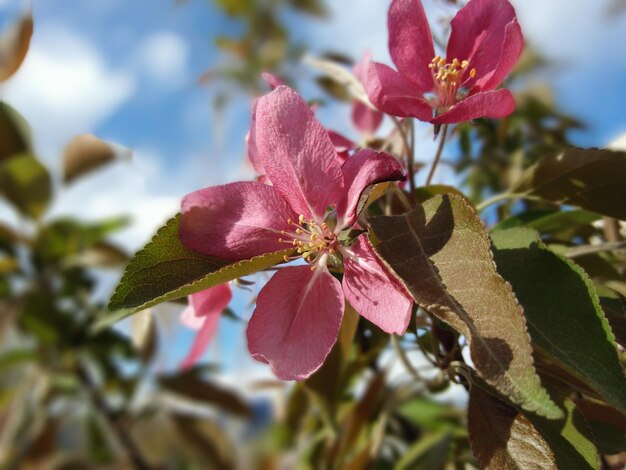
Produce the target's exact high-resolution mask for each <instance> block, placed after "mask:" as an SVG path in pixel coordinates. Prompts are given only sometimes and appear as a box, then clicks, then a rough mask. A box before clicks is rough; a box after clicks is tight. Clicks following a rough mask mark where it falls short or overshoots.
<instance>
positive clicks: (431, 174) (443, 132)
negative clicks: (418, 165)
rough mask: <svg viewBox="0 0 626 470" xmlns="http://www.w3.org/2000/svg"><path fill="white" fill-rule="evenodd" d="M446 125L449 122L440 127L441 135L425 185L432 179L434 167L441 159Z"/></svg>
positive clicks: (446, 133)
mask: <svg viewBox="0 0 626 470" xmlns="http://www.w3.org/2000/svg"><path fill="white" fill-rule="evenodd" d="M448 126H449V124H444V125H443V127H442V128H441V137H440V140H439V147H437V153H436V154H435V159H434V160H433V164H432V166H431V167H430V172H429V173H428V178H426V186H428V185H429V184H430V182H431V181H432V180H433V176H434V174H435V169H436V168H437V165H438V164H439V160H440V159H441V154H442V153H443V147H444V145H445V144H446V137H447V135H448Z"/></svg>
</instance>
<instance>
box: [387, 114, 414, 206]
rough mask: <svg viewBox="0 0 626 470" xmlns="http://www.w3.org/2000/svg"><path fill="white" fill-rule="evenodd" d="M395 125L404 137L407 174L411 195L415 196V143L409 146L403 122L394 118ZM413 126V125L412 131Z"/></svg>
mask: <svg viewBox="0 0 626 470" xmlns="http://www.w3.org/2000/svg"><path fill="white" fill-rule="evenodd" d="M392 119H393V123H394V124H395V126H396V128H397V129H398V132H399V133H400V136H401V137H402V144H403V146H404V153H405V154H406V168H407V173H408V174H409V188H410V190H411V194H413V195H414V194H415V164H414V155H413V142H411V144H409V139H408V135H407V133H406V131H405V129H404V127H403V122H402V121H400V120H399V119H398V118H395V117H393V116H392ZM412 128H413V125H411V129H412Z"/></svg>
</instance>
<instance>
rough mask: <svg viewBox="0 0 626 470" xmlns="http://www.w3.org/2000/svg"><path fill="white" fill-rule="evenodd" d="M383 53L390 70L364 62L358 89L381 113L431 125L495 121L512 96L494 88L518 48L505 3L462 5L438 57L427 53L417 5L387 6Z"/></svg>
mask: <svg viewBox="0 0 626 470" xmlns="http://www.w3.org/2000/svg"><path fill="white" fill-rule="evenodd" d="M388 26H389V51H390V53H391V58H392V60H393V62H394V64H395V65H396V67H397V68H398V71H397V72H396V71H395V70H393V69H391V68H390V67H387V66H386V65H383V64H379V63H375V62H372V63H371V64H370V67H369V70H368V77H367V78H368V79H367V83H366V89H367V93H368V95H369V97H370V100H371V101H372V103H374V105H375V106H376V107H377V108H379V109H380V110H381V111H384V112H386V113H388V114H391V115H394V116H399V117H416V118H417V119H419V120H421V121H428V122H432V123H433V124H447V123H455V122H461V121H468V120H471V119H476V118H479V117H489V118H501V117H504V116H508V115H509V114H511V113H512V112H513V110H514V109H515V100H514V99H513V95H512V94H511V92H509V91H508V90H506V89H500V90H496V88H497V87H498V86H499V85H500V83H501V82H502V80H504V78H505V77H506V76H507V75H508V74H509V72H510V71H511V69H512V68H513V66H514V65H515V63H516V62H517V60H518V58H519V56H520V54H521V53H522V49H523V37H522V32H521V29H520V27H519V24H518V23H517V18H516V16H515V10H514V9H513V7H512V6H511V4H510V3H509V2H508V1H507V0H470V1H469V2H468V4H467V5H466V6H465V7H463V8H462V9H461V10H460V11H459V12H458V13H457V15H456V16H455V17H454V19H453V20H452V24H451V27H452V32H451V36H450V40H449V42H448V48H447V51H446V57H440V56H438V55H436V54H435V48H434V44H433V38H432V33H431V31H430V27H429V25H428V20H427V19H426V14H425V12H424V7H423V6H422V4H421V2H420V0H393V2H392V3H391V7H390V9H389V18H388Z"/></svg>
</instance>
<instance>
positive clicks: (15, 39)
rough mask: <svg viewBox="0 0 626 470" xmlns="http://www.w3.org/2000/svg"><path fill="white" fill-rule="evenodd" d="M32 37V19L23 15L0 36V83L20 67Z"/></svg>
mask: <svg viewBox="0 0 626 470" xmlns="http://www.w3.org/2000/svg"><path fill="white" fill-rule="evenodd" d="M32 35H33V17H32V16H31V15H30V14H29V15H25V16H24V17H23V18H21V19H20V20H19V21H17V22H16V23H15V24H14V25H13V26H12V27H11V28H8V29H6V30H5V31H3V32H2V34H0V82H3V81H5V80H7V79H8V78H10V77H11V76H12V75H13V74H14V73H15V72H17V70H18V69H19V68H20V65H22V62H23V61H24V58H25V57H26V53H27V52H28V48H29V47H30V38H31V36H32Z"/></svg>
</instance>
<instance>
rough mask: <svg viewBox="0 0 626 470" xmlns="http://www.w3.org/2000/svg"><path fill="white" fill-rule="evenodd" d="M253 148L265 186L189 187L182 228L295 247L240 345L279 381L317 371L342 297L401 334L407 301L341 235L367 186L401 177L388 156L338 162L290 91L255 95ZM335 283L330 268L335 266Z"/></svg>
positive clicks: (232, 255) (366, 248) (235, 249)
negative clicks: (245, 345)
mask: <svg viewBox="0 0 626 470" xmlns="http://www.w3.org/2000/svg"><path fill="white" fill-rule="evenodd" d="M251 135H253V136H254V141H255V149H256V156H257V158H258V160H259V162H260V164H261V165H262V167H263V169H264V172H265V174H266V175H267V177H268V179H269V181H271V183H272V184H271V185H268V184H262V183H260V182H238V183H231V184H226V185H223V186H214V187H210V188H206V189H203V190H200V191H197V192H195V193H191V194H189V195H187V196H186V197H185V198H184V199H183V203H182V220H181V229H180V236H181V240H182V241H183V243H184V244H185V245H187V246H188V247H190V248H192V249H194V250H198V251H201V252H204V253H207V254H209V255H212V256H218V257H221V258H227V259H233V260H242V259H248V258H251V257H253V256H256V255H260V254H263V253H269V252H275V251H278V250H283V249H285V248H288V247H293V249H294V253H295V254H294V256H292V257H291V258H289V259H288V260H287V261H290V260H292V259H301V260H302V261H305V264H300V265H296V266H287V267H283V268H281V269H279V270H278V271H277V272H276V273H275V274H274V275H273V277H272V278H271V279H270V280H269V282H268V283H267V284H266V285H265V286H264V287H263V289H262V290H261V292H260V293H259V296H258V299H257V303H256V308H255V310H254V313H253V315H252V318H251V320H250V322H249V324H248V330H247V337H248V348H249V350H250V352H251V354H252V355H253V357H255V358H256V359H258V360H260V361H263V362H267V363H269V364H270V366H271V367H272V370H273V371H274V373H275V374H276V375H277V376H278V377H279V378H281V379H296V380H301V379H304V378H306V377H308V376H309V375H311V374H312V373H313V372H315V371H316V370H317V369H318V368H319V367H320V366H321V364H322V363H323V362H324V359H325V358H326V356H327V355H328V353H329V352H330V350H331V348H332V346H333V344H334V343H335V341H336V339H337V334H338V331H339V326H340V324H341V319H342V316H343V312H344V306H345V305H344V304H345V301H346V300H347V301H349V302H350V304H351V305H352V306H353V307H354V308H355V309H356V310H357V311H358V312H359V313H360V314H361V315H363V316H364V317H365V318H367V319H368V320H370V321H372V322H373V323H375V324H376V325H378V326H379V327H380V328H381V329H383V330H384V331H386V332H389V333H398V334H401V333H404V331H405V330H406V327H407V325H408V322H409V318H410V313H411V305H412V304H411V300H410V299H409V297H408V295H407V294H406V292H404V290H403V289H402V288H401V287H400V286H399V284H398V283H397V282H396V281H395V280H394V279H393V278H392V277H391V276H390V274H389V273H388V271H387V270H386V268H385V267H384V266H383V265H382V264H381V263H380V261H379V260H378V258H377V257H376V255H375V254H374V252H373V250H372V247H371V245H370V243H369V241H368V239H367V238H366V237H365V236H359V237H358V238H357V239H356V241H353V242H347V241H345V237H344V235H345V234H346V233H348V231H349V230H350V229H352V228H353V227H355V226H356V224H357V217H358V209H359V200H360V198H361V194H362V193H363V191H364V190H365V189H366V188H367V187H368V186H370V185H371V184H374V183H377V182H382V181H391V180H398V179H401V178H402V177H403V175H402V170H401V167H400V165H399V164H398V162H397V161H396V159H395V158H393V157H392V156H391V155H389V154H386V153H379V152H375V151H372V150H361V151H358V152H356V153H355V154H354V155H353V156H351V157H350V158H348V160H346V161H345V163H343V164H342V163H341V160H340V159H339V158H337V152H336V150H335V148H334V146H333V144H332V142H331V139H330V137H329V136H328V132H327V131H326V130H325V129H324V128H323V127H322V126H321V125H320V123H319V122H318V121H317V120H316V119H315V116H314V115H313V112H312V111H311V109H310V108H309V107H308V106H307V104H306V103H305V102H304V101H303V100H302V98H300V96H298V94H297V93H295V92H294V91H293V90H291V89H289V88H287V87H285V86H279V87H278V88H276V89H275V90H274V91H273V92H272V93H270V94H268V95H266V96H264V97H261V98H259V100H258V101H257V103H256V110H255V120H254V128H253V129H252V131H251ZM342 269H343V272H344V274H343V281H342V282H339V280H338V279H337V278H336V277H335V276H333V274H331V272H330V270H333V271H341V270H342Z"/></svg>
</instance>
